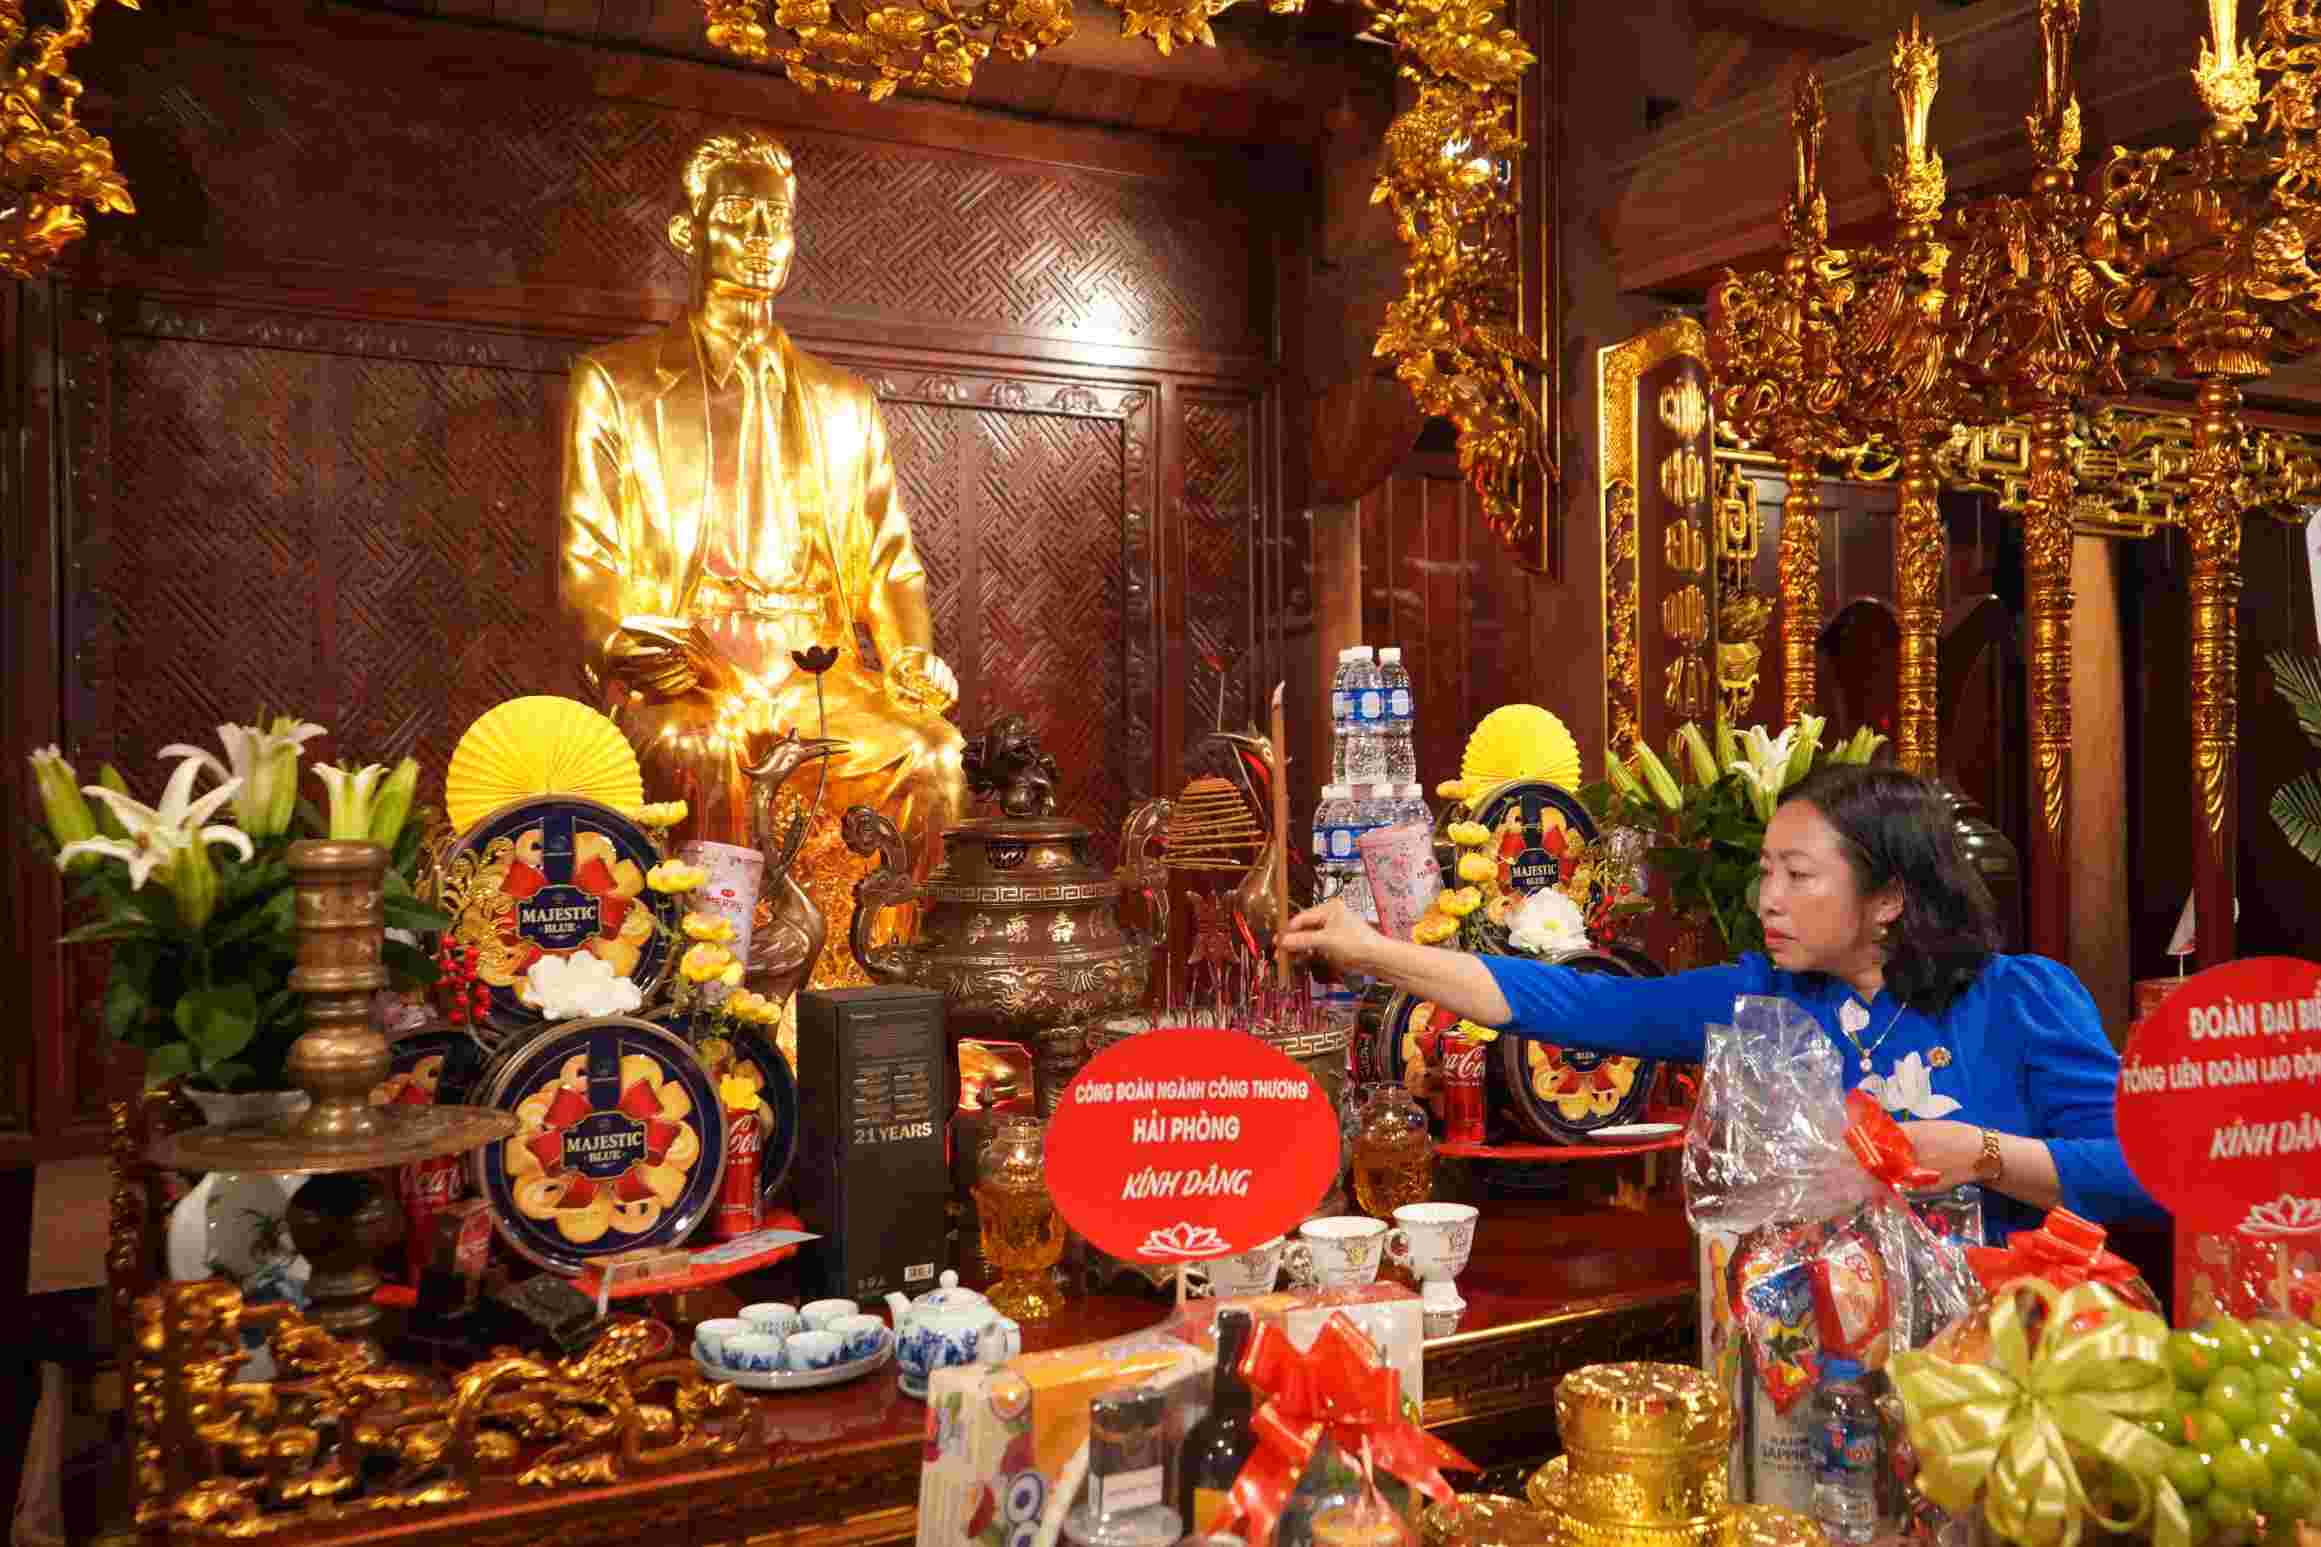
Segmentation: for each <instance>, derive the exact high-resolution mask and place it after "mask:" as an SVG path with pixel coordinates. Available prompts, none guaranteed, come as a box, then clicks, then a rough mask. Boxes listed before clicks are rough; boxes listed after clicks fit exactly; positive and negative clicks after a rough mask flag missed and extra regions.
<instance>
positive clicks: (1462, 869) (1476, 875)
mask: <svg viewBox="0 0 2321 1547" xmlns="http://www.w3.org/2000/svg"><path fill="white" fill-rule="evenodd" d="M1498 876H1499V867H1498V865H1497V864H1495V863H1494V862H1493V861H1492V859H1491V856H1490V855H1488V854H1462V855H1460V856H1459V879H1460V880H1462V881H1475V882H1482V881H1492V880H1496V879H1498Z"/></svg>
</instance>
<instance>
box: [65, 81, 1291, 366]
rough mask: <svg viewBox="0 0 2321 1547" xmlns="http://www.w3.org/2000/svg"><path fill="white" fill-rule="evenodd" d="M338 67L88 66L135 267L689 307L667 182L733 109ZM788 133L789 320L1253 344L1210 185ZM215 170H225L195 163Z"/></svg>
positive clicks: (1241, 230)
mask: <svg viewBox="0 0 2321 1547" xmlns="http://www.w3.org/2000/svg"><path fill="white" fill-rule="evenodd" d="M344 65H345V61H338V60H331V61H326V62H322V63H309V62H305V61H298V60H280V59H274V58H269V59H268V60H267V62H266V65H265V76H264V81H265V86H264V89H263V90H262V91H258V92H253V91H251V90H250V89H249V86H248V84H247V82H246V81H245V80H244V79H243V78H242V77H243V75H244V74H245V73H246V72H247V71H248V70H249V68H250V59H249V58H248V57H247V56H244V55H242V54H240V53H239V52H238V51H232V50H223V49H212V50H196V51H191V52H188V53H183V54H180V53H175V52H170V51H166V50H159V49H157V50H154V51H152V52H150V53H148V54H147V55H145V56H143V57H141V58H138V59H136V60H133V61H130V62H127V63H126V64H124V65H123V66H122V67H121V68H119V69H117V70H114V71H108V72H106V73H105V74H104V75H103V76H102V77H101V78H93V81H92V93H93V97H94V96H95V95H98V94H101V95H102V98H103V100H102V104H101V106H99V105H96V104H95V103H94V101H93V103H92V109H91V111H92V113H93V115H94V116H96V117H98V118H100V119H101V120H102V121H103V122H105V123H107V124H108V125H109V126H111V131H110V132H111V136H112V139H113V142H114V145H115V148H116V151H117V154H118V157H119V160H120V162H121V165H122V167H123V169H124V171H125V172H126V174H127V175H128V177H129V179H130V181H131V184H132V186H134V187H136V188H137V189H138V190H139V194H140V205H139V217H138V219H137V220H136V221H134V222H125V223H114V224H107V225H105V226H104V227H103V229H102V230H101V231H100V233H99V238H98V239H99V240H102V241H104V242H106V243H108V244H110V245H112V246H114V247H115V248H116V250H118V251H119V252H121V253H122V254H124V255H126V256H129V257H132V258H135V259H137V260H139V261H142V262H163V263H172V264H175V263H185V262H194V263H198V264H200V265H202V266H205V267H208V266H214V265H217V264H220V263H229V264H231V263H243V262H246V263H249V264H252V265H257V266H299V265H319V266H322V267H323V268H324V269H326V270H327V269H338V270H348V271H365V272H371V271H378V270H382V269H386V270H391V271H393V272H396V273H398V274H403V275H408V276H410V277H412V278H413V279H414V280H417V281H420V282H423V283H425V282H432V283H434V284H436V285H439V286H456V287H461V288H465V289H474V288H478V287H483V286H499V287H510V288H513V287H523V288H526V289H531V290H538V289H542V288H554V289H557V290H563V291H570V292H574V293H585V294H588V295H593V296H594V297H596V298H597V300H598V303H599V304H600V305H601V306H602V307H603V309H606V310H610V311H613V312H616V313H618V312H634V311H636V310H638V309H640V308H649V309H651V310H653V311H656V312H658V313H660V314H664V315H665V314H666V313H667V312H668V311H670V310H672V309H674V308H675V307H676V306H677V305H678V304H680V303H681V302H682V301H683V299H684V292H685V284H686V270H685V263H684V260H683V259H682V258H681V257H679V255H678V254H677V253H676V252H675V251H674V250H673V249H671V247H670V246H669V244H668V239H667V226H668V220H669V216H670V215H671V214H672V213H673V212H674V209H675V204H676V188H677V175H678V173H679V171H680V170H681V169H682V167H683V165H684V159H685V156H686V154H687V153H688V152H689V151H690V150H691V149H692V147H693V145H694V144H695V143H696V142H697V141H698V140H699V139H700V138H701V136H702V135H704V134H706V133H709V132H711V131H712V130H714V129H717V128H721V127H726V126H728V125H729V124H730V123H731V120H730V119H729V118H726V117H723V116H713V115H709V114H702V113H691V112H679V111H675V110H671V109H665V108H659V107H653V106H648V105H643V104H638V103H631V102H613V101H605V100H601V99H591V98H587V97H575V96H573V95H571V94H570V92H569V90H568V89H561V88H560V86H559V85H557V84H550V85H546V86H541V85H531V84H527V83H526V82H524V81H522V80H520V79H514V78H508V77H501V78H497V79H495V80H494V81H493V83H492V85H491V86H490V88H489V89H488V90H478V89H476V88H475V87H473V86H468V87H465V88H463V87H461V86H458V85H456V84H453V85H450V86H448V87H446V86H445V84H444V83H442V82H440V81H426V80H418V79H408V78H403V77H400V76H398V75H396V74H394V73H391V72H390V73H387V74H386V75H384V76H383V77H381V76H377V75H374V74H371V73H366V72H363V71H349V70H348V69H346V68H345V67H344ZM769 89H777V90H787V89H788V88H786V87H774V86H771V84H770V83H769ZM736 110H737V111H741V112H746V111H747V109H746V107H744V106H743V105H742V104H741V103H740V102H739V101H737V102H736ZM784 138H785V139H786V140H788V141H789V143H790V145H791V149H792V150H793V152H794V153H795V155H796V158H797V170H798V180H799V226H798V236H799V241H798V256H797V259H796V264H795V267H794V268H793V270H792V273H791V280H790V288H789V291H788V293H787V294H786V296H785V297H784V306H785V308H786V309H788V310H789V311H790V312H791V313H792V314H793V315H797V316H813V317H820V318H825V319H828V320H830V321H831V322H834V323H835V322H839V321H842V320H846V319H852V320H855V321H858V322H876V323H878V324H880V325H882V326H892V325H893V324H894V323H896V322H899V321H908V322H913V323H919V324H925V325H932V326H934V327H936V328H939V329H941V330H943V331H946V332H949V333H962V332H979V333H989V332H991V331H993V330H998V331H1001V332H1005V333H1010V334H1021V335H1030V336H1039V337H1047V338H1055V339H1062V340H1068V341H1075V342H1088V343H1108V344H1124V345H1132V346H1141V347H1147V348H1167V347H1191V348H1200V349H1206V350H1221V351H1253V352H1254V351H1256V350H1258V349H1260V348H1261V347H1262V346H1261V344H1260V343H1259V340H1260V338H1261V336H1262V335H1261V334H1260V332H1259V319H1260V308H1261V304H1262V302H1261V298H1260V297H1259V296H1258V295H1257V293H1256V290H1255V287H1254V285H1253V263H1252V253H1253V251H1254V250H1255V249H1254V248H1253V246H1252V242H1251V237H1250V217H1249V215H1248V213H1247V212H1246V208H1245V206H1244V204H1243V203H1242V201H1239V200H1236V199H1235V198H1233V197H1231V193H1230V190H1229V189H1227V188H1224V187H1220V186H1214V185H1183V184H1163V183H1158V182H1153V181H1144V180H1132V179H1127V178H1115V177H1102V176H1096V175H1092V174H1084V173H1078V172H1071V171H1063V170H1059V169H1055V168H1047V167H1038V166H1031V165H1026V164H1023V163H1020V162H1009V161H1000V160H996V159H994V160H988V161H986V160H977V159H972V158H966V157H961V156H959V155H956V154H949V153H945V152H942V151H938V150H932V149H925V148H919V147H910V146H895V145H872V144H865V143H861V142H853V141H845V140H837V139H829V138H823V137H818V136H815V135H813V134H811V133H797V132H792V131H785V132H784ZM221 166H231V167H232V168H233V169H234V176H233V179H232V181H231V183H230V184H229V183H227V182H225V181H224V180H222V179H218V178H215V177H212V176H207V175H203V174H204V173H206V172H207V171H208V170H209V169H214V168H218V167H221ZM422 171H423V172H424V175H416V174H419V173H421V172H422Z"/></svg>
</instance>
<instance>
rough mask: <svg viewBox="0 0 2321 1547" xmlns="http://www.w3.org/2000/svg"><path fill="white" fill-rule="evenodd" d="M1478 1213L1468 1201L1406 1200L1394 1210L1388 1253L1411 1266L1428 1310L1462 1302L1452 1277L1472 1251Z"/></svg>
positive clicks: (1455, 1275)
mask: <svg viewBox="0 0 2321 1547" xmlns="http://www.w3.org/2000/svg"><path fill="white" fill-rule="evenodd" d="M1477 1213H1478V1210H1477V1209H1476V1208H1475V1206H1474V1205H1473V1204H1471V1203H1406V1204H1404V1205H1403V1206H1402V1207H1401V1208H1399V1209H1396V1210H1395V1211H1394V1224H1395V1229H1394V1231H1393V1234H1392V1235H1391V1236H1389V1237H1388V1239H1387V1243H1386V1251H1387V1255H1388V1256H1390V1257H1392V1258H1393V1259H1394V1260H1395V1261H1396V1262H1404V1263H1408V1264H1409V1265H1410V1271H1411V1273H1412V1274H1413V1275H1414V1276H1416V1277H1417V1279H1418V1281H1419V1298H1420V1300H1421V1301H1422V1302H1423V1303H1424V1304H1425V1306H1426V1308H1427V1309H1429V1310H1447V1309H1449V1308H1450V1307H1451V1306H1453V1305H1455V1304H1459V1303H1461V1302H1460V1299H1459V1290H1458V1286H1457V1285H1456V1284H1455V1283H1453V1282H1452V1280H1454V1279H1456V1278H1457V1277H1458V1276H1459V1275H1460V1274H1461V1273H1464V1272H1466V1271H1467V1259H1468V1258H1469V1257H1470V1256H1472V1255H1473V1254H1474V1250H1475V1219H1476V1216H1477Z"/></svg>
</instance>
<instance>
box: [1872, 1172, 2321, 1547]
mask: <svg viewBox="0 0 2321 1547" xmlns="http://www.w3.org/2000/svg"><path fill="white" fill-rule="evenodd" d="M2103 1243H2104V1233H2103V1231H2102V1230H2100V1229H2099V1228H2097V1227H2096V1226H2094V1225H2091V1224H2089V1223H2088V1222H2087V1221H2085V1220H2082V1219H2078V1218H2076V1217H2074V1216H2073V1215H2071V1214H2068V1213H2066V1212H2064V1211H2062V1210H2060V1209H2059V1210H2056V1211H2055V1212H2053V1213H2051V1214H2050V1215H2049V1216H2048V1218H2047V1221H2046V1223H2045V1224H2044V1225H2043V1226H2042V1227H2041V1228H2040V1229H2038V1230H2035V1231H2027V1232H2024V1233H2021V1234H2018V1235H2016V1236H2015V1237H2014V1238H2013V1239H2012V1240H2011V1241H2009V1242H2008V1244H2007V1247H2006V1249H2004V1250H1981V1251H1977V1252H1974V1253H1973V1254H1971V1255H1972V1257H1973V1259H1974V1263H1973V1265H1974V1269H1975V1272H1976V1275H1977V1277H1978V1278H1979V1279H1980V1280H1981V1283H1982V1286H1983V1288H1984V1291H1985V1294H1984V1297H1983V1298H1982V1300H1981V1302H1980V1303H1979V1304H1978V1305H1977V1306H1976V1307H1975V1309H1974V1310H1973V1311H1972V1312H1970V1313H1969V1314H1968V1315H1967V1316H1965V1317H1963V1318H1962V1319H1960V1320H1959V1321H1958V1322H1957V1323H1956V1324H1954V1325H1953V1326H1951V1327H1948V1328H1946V1329H1944V1331H1943V1332H1942V1333H1941V1334H1940V1335H1939V1336H1937V1337H1936V1338H1935V1339H1934V1340H1933V1342H1932V1343H1931V1344H1929V1345H1928V1346H1927V1347H1925V1348H1924V1349H1920V1350H1916V1351H1912V1352H1908V1353H1903V1354H1899V1355H1897V1356H1896V1357H1895V1359H1894V1361H1893V1366H1892V1376H1893V1382H1894V1388H1895V1391H1896V1393H1897V1395H1898V1397H1899V1399H1900V1401H1901V1404H1902V1407H1903V1411H1904V1414H1905V1419H1906V1424H1907V1435H1908V1440H1909V1443H1910V1445H1911V1446H1912V1447H1913V1449H1914V1450H1915V1453H1916V1458H1917V1468H1918V1471H1917V1487H1918V1491H1919V1492H1920V1493H1921V1494H1922V1495H1923V1496H1924V1497H1925V1498H1926V1499H1927V1500H1928V1501H1929V1503H1930V1506H1932V1507H1937V1508H1940V1509H1943V1510H1945V1511H1948V1512H1950V1513H1952V1514H1954V1515H1956V1516H1959V1517H1961V1518H1974V1519H1978V1520H1980V1521H1981V1523H1982V1524H1984V1525H1985V1526H1987V1527H1988V1529H1989V1531H1990V1532H1991V1533H1992V1534H1993V1535H1995V1536H1996V1537H1998V1538H2001V1539H2003V1540H2005V1541H2009V1542H2015V1543H2019V1544H2021V1547H2068V1544H2071V1543H2074V1542H2077V1541H2078V1540H2079V1539H2080V1538H2081V1537H2082V1536H2084V1535H2088V1534H2090V1533H2108V1534H2114V1535H2123V1536H2130V1537H2135V1538H2138V1539H2142V1538H2149V1539H2150V1540H2151V1541H2153V1542H2155V1543H2157V1544H2159V1547H2211V1544H2213V1547H2257V1544H2259V1543H2262V1544H2265V1547H2298V1544H2300V1543H2303V1544H2305V1547H2311V1544H2312V1543H2314V1542H2315V1541H2317V1540H2321V1536H2317V1535H2316V1533H2315V1531H2314V1527H2315V1525H2316V1523H2317V1522H2321V1456H2317V1454H2316V1452H2317V1450H2321V1327H2315V1326H2313V1325H2311V1324H2310V1323H2307V1322H2301V1321H2295V1320H2289V1319H2285V1318H2274V1319H2254V1320H2242V1319H2240V1318H2237V1317H2230V1316H2216V1317H2211V1318H2209V1319H2208V1320H2206V1321H2205V1322H2204V1323H2203V1324H2202V1325H2200V1326H2197V1327H2182V1328H2177V1329H2174V1330H2171V1329H2170V1328H2169V1326H2168V1324H2167V1322H2166V1321H2165V1320H2164V1319H2163V1318H2162V1317H2161V1315H2160V1309H2159V1302H2158V1301H2157V1300H2156V1299H2155V1298H2154V1296H2153V1294H2152V1292H2151V1290H2150V1288H2149V1287H2148V1286H2147V1285H2146V1284H2145V1283H2144V1281H2143V1280H2142V1279H2141V1278H2140V1277H2139V1276H2138V1275H2137V1273H2136V1270H2135V1268H2134V1267H2133V1266H2131V1265H2130V1264H2128V1263H2127V1262H2125V1261H2124V1260H2122V1259H2121V1258H2119V1257H2117V1256H2115V1255H2113V1254H2112V1253H2110V1252H2108V1251H2106V1250H2104V1244H2103Z"/></svg>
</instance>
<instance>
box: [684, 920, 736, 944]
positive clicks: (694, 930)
mask: <svg viewBox="0 0 2321 1547" xmlns="http://www.w3.org/2000/svg"><path fill="white" fill-rule="evenodd" d="M685 938H686V939H688V940H706V941H708V942H709V943H710V944H712V945H730V944H731V943H732V942H733V920H731V919H728V918H720V917H719V916H718V915H716V914H714V913H688V914H686V915H685Z"/></svg>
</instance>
